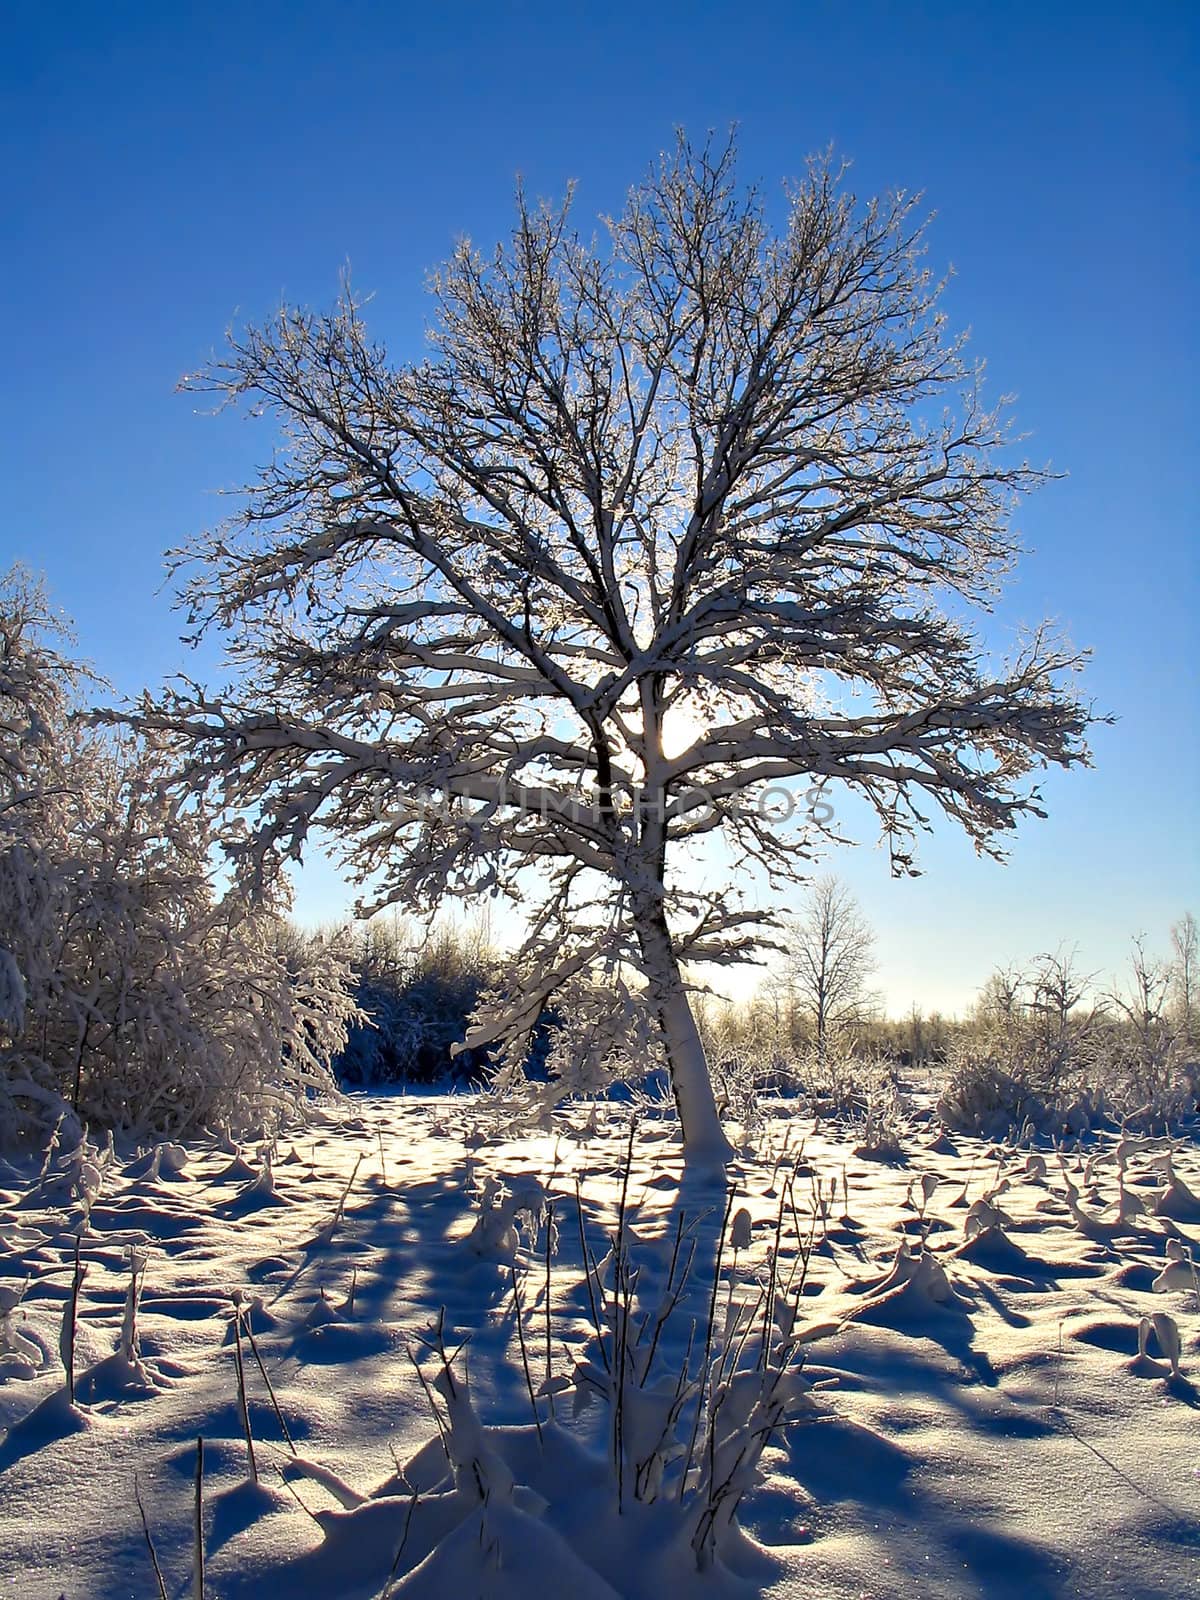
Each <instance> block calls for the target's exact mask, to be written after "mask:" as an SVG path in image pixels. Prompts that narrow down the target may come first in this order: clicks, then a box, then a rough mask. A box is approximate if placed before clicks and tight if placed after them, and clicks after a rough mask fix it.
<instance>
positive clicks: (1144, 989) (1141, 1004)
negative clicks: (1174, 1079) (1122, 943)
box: [1109, 934, 1175, 1101]
mask: <svg viewBox="0 0 1200 1600" xmlns="http://www.w3.org/2000/svg"><path fill="white" fill-rule="evenodd" d="M1170 987H1171V970H1170V967H1169V966H1168V964H1167V963H1166V962H1165V961H1158V960H1155V959H1154V957H1152V956H1150V955H1148V954H1147V953H1146V941H1145V937H1144V936H1143V935H1142V934H1139V935H1138V936H1137V937H1136V938H1135V939H1134V940H1133V941H1132V949H1131V951H1130V958H1129V975H1128V979H1127V983H1126V987H1125V989H1124V991H1123V992H1122V991H1117V990H1114V991H1113V992H1112V993H1111V994H1110V996H1109V998H1110V1000H1111V1002H1112V1004H1113V1005H1114V1006H1115V1007H1116V1009H1117V1010H1118V1011H1119V1012H1120V1014H1121V1015H1122V1017H1123V1018H1124V1019H1125V1022H1126V1024H1127V1027H1128V1029H1129V1033H1130V1036H1131V1043H1132V1056H1131V1061H1130V1075H1131V1077H1132V1080H1133V1084H1134V1086H1135V1088H1136V1089H1137V1091H1138V1093H1139V1095H1140V1096H1142V1097H1143V1098H1144V1099H1146V1100H1148V1101H1152V1100H1153V1099H1154V1097H1155V1096H1156V1095H1158V1094H1160V1093H1161V1092H1162V1091H1163V1090H1164V1089H1165V1088H1166V1087H1167V1084H1168V1082H1169V1079H1170V1073H1171V1065H1172V1056H1173V1046H1174V1042H1175V1030H1174V1028H1173V1027H1172V1026H1171V1023H1170V1021H1169V1019H1168V1016H1167V999H1168V995H1169V992H1170Z"/></svg>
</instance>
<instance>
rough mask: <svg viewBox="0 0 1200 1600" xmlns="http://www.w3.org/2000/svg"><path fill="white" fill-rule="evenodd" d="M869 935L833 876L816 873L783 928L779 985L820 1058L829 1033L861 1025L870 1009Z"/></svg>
mask: <svg viewBox="0 0 1200 1600" xmlns="http://www.w3.org/2000/svg"><path fill="white" fill-rule="evenodd" d="M874 970H875V935H874V933H873V931H872V930H871V927H870V924H869V923H868V922H867V920H866V918H865V917H864V916H863V914H862V911H861V909H860V907H859V904H858V902H857V900H855V898H854V896H853V895H852V894H851V893H850V891H849V890H848V889H847V888H846V887H845V885H844V884H841V883H839V882H838V880H837V879H836V878H832V877H824V878H819V879H818V880H817V882H816V883H814V884H813V885H812V887H811V888H810V889H809V891H808V894H807V897H806V900H805V905H804V909H803V910H802V911H801V913H800V914H799V916H797V917H795V918H794V919H793V920H792V921H791V923H790V924H789V927H788V938H787V959H786V962H785V965H784V969H783V988H784V994H785V996H786V1003H787V1007H788V1011H789V1013H790V1018H791V1022H792V1028H793V1032H795V1029H796V1027H797V1024H798V1025H799V1027H800V1028H802V1029H803V1030H804V1031H805V1032H806V1033H807V1035H808V1037H809V1038H810V1039H811V1040H812V1041H813V1042H814V1043H815V1045H816V1048H817V1056H818V1059H819V1060H820V1061H821V1062H822V1063H824V1061H825V1059H826V1055H827V1052H828V1048H829V1044H830V1041H831V1039H832V1037H833V1036H834V1035H835V1034H841V1033H843V1032H845V1031H846V1030H848V1029H851V1028H856V1027H861V1026H862V1024H863V1023H865V1022H866V1021H867V1019H868V1018H869V1017H870V1015H871V1014H872V1012H873V1011H874V1010H875V1009H876V1003H875V998H874V996H873V995H872V994H871V993H870V990H869V987H868V985H869V980H870V977H871V974H872V973H873V972H874Z"/></svg>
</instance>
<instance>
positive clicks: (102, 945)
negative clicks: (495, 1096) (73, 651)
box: [0, 572, 353, 1140]
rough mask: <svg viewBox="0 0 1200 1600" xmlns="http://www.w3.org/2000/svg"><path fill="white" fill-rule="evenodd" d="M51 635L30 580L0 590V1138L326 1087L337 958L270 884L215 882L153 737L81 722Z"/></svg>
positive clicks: (270, 1099) (178, 1122) (255, 1107)
mask: <svg viewBox="0 0 1200 1600" xmlns="http://www.w3.org/2000/svg"><path fill="white" fill-rule="evenodd" d="M56 628H57V637H56V631H55V630H56ZM62 636H63V630H62V629H61V627H60V626H58V625H56V623H55V619H54V618H53V617H52V616H51V614H50V613H49V610H48V607H47V605H46V602H45V596H44V594H43V591H42V590H41V588H40V587H39V586H38V585H37V584H35V583H34V582H33V581H32V580H31V579H29V578H28V577H27V576H26V575H24V574H23V573H20V572H16V573H13V574H11V575H10V576H9V577H8V578H7V579H6V580H4V581H3V582H2V583H0V929H2V930H3V933H2V935H0V938H2V941H3V947H4V948H3V961H2V969H3V972H4V975H5V976H4V980H3V987H4V993H5V997H6V1003H5V1005H4V1007H3V1012H4V1015H3V1018H0V1136H4V1137H7V1138H9V1139H18V1140H19V1139H21V1138H22V1137H25V1136H28V1135H32V1134H37V1133H38V1132H39V1130H41V1129H43V1128H44V1127H45V1126H46V1124H47V1123H49V1124H50V1125H51V1126H53V1125H54V1124H55V1123H56V1122H57V1121H58V1119H59V1118H60V1117H61V1116H62V1115H63V1114H64V1112H66V1113H67V1114H68V1117H69V1120H70V1122H71V1123H72V1124H74V1125H78V1124H79V1123H81V1122H82V1121H88V1122H95V1123H100V1124H104V1125H106V1126H109V1127H113V1128H117V1129H119V1130H123V1131H126V1132H130V1133H133V1134H136V1135H138V1136H149V1135H152V1134H153V1135H157V1134H163V1133H166V1132H179V1131H186V1130H187V1129H189V1128H193V1127H195V1126H197V1125H199V1124H203V1123H206V1122H212V1121H215V1120H222V1121H226V1122H236V1121H242V1120H248V1119H251V1118H261V1117H262V1116H263V1114H264V1112H267V1113H269V1112H270V1111H271V1110H272V1109H277V1108H280V1107H282V1106H283V1105H286V1104H295V1103H296V1102H297V1100H298V1099H299V1098H300V1097H302V1096H303V1095H305V1094H306V1093H308V1092H309V1091H312V1090H316V1089H319V1088H325V1087H329V1086H331V1079H330V1077H329V1072H328V1063H329V1059H330V1057H331V1055H332V1053H333V1052H334V1051H335V1050H336V1049H337V1048H338V1047H339V1046H340V1044H341V1043H342V1041H343V1038H344V1034H345V1028H346V1023H347V1021H348V1020H349V1017H350V1015H351V1014H352V1011H353V1006H352V1003H351V1001H350V999H349V997H348V994H347V990H346V963H345V960H344V957H343V954H342V952H341V950H340V949H339V948H338V946H337V945H336V943H335V942H333V941H326V940H319V939H313V940H310V939H305V938H303V937H301V936H298V935H296V934H294V933H292V932H291V931H290V930H289V929H288V927H287V924H286V922H285V920H284V916H283V912H284V910H285V906H284V903H283V899H282V895H281V892H280V891H279V890H271V889H263V890H261V892H256V893H255V894H254V895H251V894H250V893H248V892H246V891H245V890H244V889H243V886H242V885H241V884H240V883H239V882H238V881H237V880H236V879H235V880H233V881H232V882H224V883H218V875H217V870H216V864H215V863H216V856H217V848H216V847H217V834H216V830H215V826H214V823H213V820H212V818H211V816H210V815H209V813H208V812H207V811H206V810H205V808H203V807H202V806H200V805H198V804H190V805H179V804H177V803H175V802H172V801H171V800H170V799H169V798H168V797H167V794H166V788H165V780H166V778H167V776H168V771H169V769H168V764H167V761H166V758H165V756H164V754H163V751H162V749H161V747H160V745H159V744H157V743H156V742H155V741H154V740H153V739H148V738H133V737H131V736H129V735H127V734H124V735H122V734H115V733H111V732H108V731H106V730H103V729H100V728H97V727H96V726H94V725H93V724H92V723H91V722H90V721H89V720H88V719H87V718H86V717H85V716H84V715H82V714H81V711H80V698H81V691H82V687H83V683H84V681H85V679H84V674H83V673H82V672H81V671H80V669H78V668H77V667H76V666H74V665H73V664H72V663H71V662H70V661H69V660H68V659H67V658H66V657H65V656H64V655H62V654H61V653H60V651H59V649H58V644H59V643H60V642H61V638H62ZM18 1002H19V1004H18Z"/></svg>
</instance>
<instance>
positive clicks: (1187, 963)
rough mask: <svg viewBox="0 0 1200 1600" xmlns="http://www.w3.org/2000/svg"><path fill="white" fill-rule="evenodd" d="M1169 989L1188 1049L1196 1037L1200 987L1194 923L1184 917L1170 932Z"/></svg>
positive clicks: (1199, 1028) (1199, 944)
mask: <svg viewBox="0 0 1200 1600" xmlns="http://www.w3.org/2000/svg"><path fill="white" fill-rule="evenodd" d="M1171 947H1172V951H1173V959H1172V961H1171V989H1172V998H1173V1000H1174V1003H1175V1010H1176V1012H1177V1014H1178V1017H1179V1029H1180V1033H1181V1035H1182V1037H1183V1040H1184V1043H1185V1044H1187V1045H1188V1046H1192V1045H1194V1044H1195V1043H1196V1039H1197V1037H1198V1036H1200V1026H1198V1025H1197V1020H1196V1019H1197V987H1198V985H1200V935H1198V934H1197V929H1196V919H1195V917H1194V916H1193V915H1192V913H1191V912H1190V911H1187V912H1185V913H1184V915H1183V916H1182V917H1180V919H1179V921H1178V922H1176V923H1175V924H1174V925H1173V927H1172V928H1171Z"/></svg>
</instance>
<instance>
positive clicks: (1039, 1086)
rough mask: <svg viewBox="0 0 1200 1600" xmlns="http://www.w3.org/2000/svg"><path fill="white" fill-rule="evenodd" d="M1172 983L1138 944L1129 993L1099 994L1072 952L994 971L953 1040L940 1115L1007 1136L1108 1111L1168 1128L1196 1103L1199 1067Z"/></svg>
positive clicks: (1089, 1119) (1097, 1117) (1085, 1121)
mask: <svg viewBox="0 0 1200 1600" xmlns="http://www.w3.org/2000/svg"><path fill="white" fill-rule="evenodd" d="M1167 990H1168V977H1167V974H1166V971H1165V969H1159V968H1157V967H1156V966H1155V965H1154V964H1153V963H1151V962H1149V961H1148V960H1147V958H1146V957H1145V955H1144V953H1143V951H1142V949H1141V946H1140V944H1135V951H1134V960H1133V964H1132V979H1131V982H1130V984H1129V985H1128V986H1127V988H1126V990H1125V991H1124V992H1123V993H1120V992H1118V993H1113V994H1109V995H1106V996H1093V995H1091V994H1090V993H1089V989H1088V980H1087V979H1085V978H1082V977H1080V976H1079V974H1078V973H1077V972H1075V971H1074V969H1073V966H1072V962H1071V960H1070V959H1069V958H1067V957H1063V956H1045V957H1043V958H1041V960H1040V961H1039V962H1038V963H1037V964H1036V965H1035V967H1034V968H1033V970H1032V971H1031V972H1030V973H1029V974H1026V975H1021V974H1011V973H997V974H995V975H994V976H993V978H992V980H991V981H990V983H989V984H988V986H987V988H986V990H985V993H984V1000H983V1003H982V1004H981V1006H980V1008H979V1010H978V1011H977V1013H976V1016H975V1018H974V1019H973V1022H972V1024H971V1025H970V1026H969V1027H967V1028H965V1029H964V1030H963V1031H962V1032H961V1033H960V1034H959V1035H958V1037H957V1038H956V1039H955V1041H954V1042H953V1044H952V1046H951V1048H950V1051H949V1055H948V1065H947V1075H946V1081H945V1084H944V1087H943V1090H942V1094H941V1099H940V1101H939V1106H938V1110H939V1114H940V1116H941V1118H942V1121H943V1122H944V1123H945V1124H946V1126H947V1127H950V1128H953V1129H957V1130H960V1131H963V1132H969V1133H979V1134H983V1135H985V1136H988V1137H997V1136H1000V1135H1002V1134H1004V1133H1007V1132H1008V1131H1009V1130H1012V1131H1014V1132H1017V1133H1020V1132H1022V1131H1023V1130H1028V1131H1031V1132H1037V1133H1050V1134H1071V1133H1078V1132H1081V1131H1083V1130H1085V1129H1087V1128H1090V1127H1093V1126H1094V1125H1095V1124H1096V1123H1097V1122H1099V1121H1102V1120H1109V1121H1112V1122H1120V1123H1123V1124H1126V1125H1128V1126H1131V1127H1142V1128H1155V1127H1158V1128H1161V1127H1166V1126H1169V1125H1170V1124H1171V1123H1173V1122H1176V1121H1178V1119H1179V1118H1180V1117H1182V1116H1186V1115H1188V1114H1190V1113H1192V1112H1194V1111H1195V1110H1196V1105H1197V1094H1198V1092H1200V1068H1198V1067H1197V1066H1196V1065H1195V1064H1193V1063H1192V1061H1191V1060H1190V1059H1189V1053H1188V1050H1187V1048H1186V1038H1185V1035H1184V1033H1183V1031H1182V1030H1181V1029H1180V1028H1178V1027H1176V1026H1174V1025H1173V1024H1172V1022H1171V1020H1170V1019H1169V1017H1168V1013H1167V1006H1166V999H1167Z"/></svg>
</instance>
